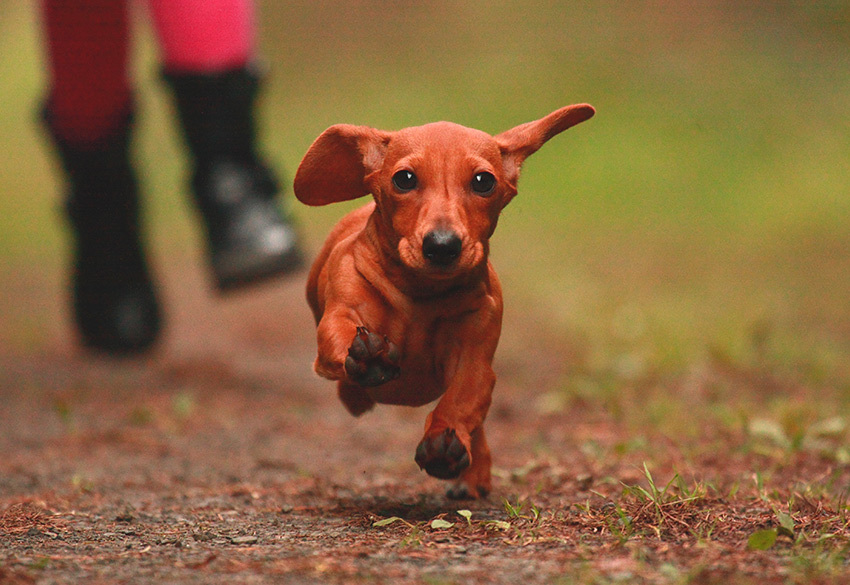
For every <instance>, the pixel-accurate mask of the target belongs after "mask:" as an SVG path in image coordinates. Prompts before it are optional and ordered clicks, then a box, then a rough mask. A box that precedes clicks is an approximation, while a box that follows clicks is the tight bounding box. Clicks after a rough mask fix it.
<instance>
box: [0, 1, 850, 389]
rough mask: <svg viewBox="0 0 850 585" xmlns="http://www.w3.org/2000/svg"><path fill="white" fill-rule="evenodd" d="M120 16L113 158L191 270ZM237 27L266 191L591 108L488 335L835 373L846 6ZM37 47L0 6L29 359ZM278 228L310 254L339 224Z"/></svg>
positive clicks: (298, 20) (563, 150)
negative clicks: (247, 65) (415, 133)
mask: <svg viewBox="0 0 850 585" xmlns="http://www.w3.org/2000/svg"><path fill="white" fill-rule="evenodd" d="M138 4H140V5H142V4H143V3H138ZM137 8H138V10H136V12H137V13H138V14H137V16H138V18H136V25H137V26H136V29H137V30H136V32H137V33H138V34H137V35H136V43H135V56H134V61H133V66H134V69H135V71H136V77H135V78H136V80H137V86H138V92H139V93H138V96H139V102H140V105H141V115H140V117H139V132H138V139H137V144H136V146H137V157H138V160H139V164H140V168H141V169H142V176H143V179H144V184H145V189H146V194H147V195H148V200H147V201H148V207H147V212H148V224H147V225H148V228H149V234H150V238H151V241H152V246H153V249H154V259H155V261H157V262H160V263H167V262H169V261H179V260H180V259H181V258H184V259H185V258H196V257H199V256H200V243H199V238H198V235H199V233H198V230H197V226H196V224H195V223H194V218H193V216H192V210H191V208H190V207H189V205H188V197H187V196H186V193H185V189H184V184H185V183H184V177H185V172H186V167H185V161H184V159H183V156H182V150H181V145H180V143H179V140H178V135H177V134H176V131H175V126H174V124H173V119H172V117H171V115H170V110H169V103H168V101H167V97H168V96H167V95H166V93H165V91H164V88H163V86H162V84H161V83H160V82H159V81H158V79H157V65H156V50H155V47H154V44H153V42H152V35H151V32H150V29H149V27H148V25H147V24H146V21H145V18H144V11H143V10H142V9H141V6H139V7H137ZM259 8H260V28H261V31H260V34H261V46H262V50H263V54H264V56H265V57H266V59H267V61H268V64H269V66H270V77H269V78H268V84H267V87H266V92H265V95H264V100H263V102H262V122H263V127H262V138H263V145H264V150H265V151H266V153H267V154H268V155H269V157H270V159H271V160H272V161H273V162H274V164H275V165H276V166H278V167H279V168H280V169H282V170H284V171H285V172H287V173H288V174H289V175H288V176H289V177H290V178H291V176H292V174H293V173H294V169H295V168H296V166H297V164H298V162H299V160H300V157H301V156H302V155H303V153H304V152H305V150H306V149H307V147H308V146H309V144H310V143H311V141H312V140H313V139H314V138H315V137H316V136H317V135H318V134H319V133H320V132H321V131H322V130H323V129H324V128H326V127H327V126H329V125H331V124H333V123H337V122H348V123H357V124H368V125H372V126H376V127H380V128H384V129H396V128H399V127H403V126H409V125H418V124H422V123H425V122H429V121H434V120H438V119H448V120H452V121H455V122H458V123H461V124H464V125H468V126H474V127H477V128H480V129H482V130H485V131H488V132H491V133H497V132H499V131H501V130H504V129H507V128H509V127H511V126H514V125H516V124H519V123H522V122H525V121H528V120H531V119H535V118H538V117H540V116H543V115H545V114H546V113H548V112H550V111H552V110H554V109H556V108H558V107H560V106H563V105H566V104H569V103H576V102H589V103H591V104H593V105H594V106H595V107H596V108H597V111H598V113H597V116H596V117H595V118H593V119H592V120H590V121H589V122H587V123H585V124H582V125H580V126H577V127H575V128H573V129H571V130H569V131H568V132H566V133H564V134H563V135H561V136H559V137H557V138H556V139H554V140H553V141H551V142H550V143H549V144H547V145H546V146H545V147H544V148H543V149H542V150H541V151H540V152H538V153H537V154H536V155H535V156H534V157H532V158H531V159H530V160H529V162H528V163H527V164H526V166H525V168H524V174H523V178H522V181H521V183H520V195H519V197H517V198H516V199H515V200H514V202H513V203H512V204H511V206H509V207H508V208H507V209H506V211H505V213H504V215H503V218H502V221H501V223H500V227H499V230H498V231H497V233H496V235H495V237H494V240H493V260H494V263H495V264H496V266H497V269H498V270H499V273H500V275H501V277H502V279H503V281H504V285H505V290H506V297H507V299H508V302H507V307H508V311H509V312H511V313H512V315H513V319H514V322H520V323H521V322H522V319H524V318H526V317H527V318H528V319H529V321H530V322H533V323H535V326H536V327H540V326H541V324H542V325H543V326H545V328H546V329H547V331H549V332H550V333H551V334H553V335H558V336H561V337H563V338H564V339H568V340H571V341H572V342H574V343H575V344H576V345H577V346H581V347H582V348H583V350H582V351H585V352H587V354H588V355H589V356H590V357H589V358H588V359H590V360H594V359H597V360H603V361H604V360H606V359H608V357H609V356H611V355H614V354H621V353H623V352H625V353H627V354H628V353H631V354H635V355H638V356H639V357H640V359H641V360H644V361H649V362H651V363H655V364H658V365H661V366H663V367H672V368H677V367H680V366H682V364H686V363H689V362H692V361H693V360H695V359H697V360H698V359H700V356H702V355H704V354H705V352H707V351H718V350H720V351H723V352H726V353H728V354H730V355H733V356H734V355H744V354H746V353H747V352H750V351H752V350H753V349H752V348H753V347H754V345H757V344H758V343H757V342H759V343H760V341H759V340H763V338H764V337H765V335H768V336H769V337H770V339H771V348H772V349H771V351H773V352H774V353H775V354H776V356H777V358H778V359H780V360H789V361H795V363H796V362H800V363H802V362H805V363H809V364H814V365H813V366H812V371H816V372H820V374H818V375H830V376H838V375H839V374H842V375H843V374H846V372H847V369H846V367H847V366H846V364H847V362H848V361H850V290H848V289H850V196H848V195H850V193H848V191H850V160H848V159H850V4H848V3H847V2H846V1H826V2H758V1H757V2H732V1H708V2H690V1H681V0H677V1H672V0H668V1H655V2H620V1H611V0H603V1H593V2H585V1H578V2H554V1H549V2H545V1H534V0H531V1H528V0H526V1H522V2H519V1H515V0H501V1H494V2H478V1H463V2H461V1H448V0H444V1H423V2H410V3H406V2H392V1H386V0H339V1H334V2H330V1H298V2H277V1H272V0H266V1H264V2H260V3H259ZM39 42H40V33H39V29H38V15H37V4H36V2H34V1H32V0H29V1H26V0H4V2H3V7H2V10H0V80H2V83H0V143H2V145H3V156H2V157H0V278H2V279H3V280H4V283H2V284H0V305H2V307H1V308H0V329H2V330H3V331H2V335H0V341H2V342H3V343H5V344H7V345H11V346H14V347H18V348H36V349H37V348H39V347H41V346H42V345H43V344H44V343H45V341H44V339H43V338H42V335H41V333H40V331H41V329H42V327H43V325H44V323H43V319H46V318H47V317H45V316H43V315H40V313H39V311H38V310H34V309H37V306H36V305H34V301H33V300H32V297H33V295H35V296H37V295H36V294H35V291H34V290H33V287H40V288H44V287H45V286H46V287H48V289H49V290H52V291H54V292H57V293H58V292H59V291H60V290H61V283H62V279H63V278H64V262H65V254H66V243H65V237H64V232H63V229H64V227H63V224H62V222H61V218H60V216H59V214H58V201H59V196H58V194H59V190H60V182H59V181H58V178H57V173H56V171H57V167H56V165H55V161H54V160H53V159H52V157H50V156H49V151H48V150H47V148H46V141H45V139H44V135H43V134H42V133H41V130H40V128H39V127H38V126H37V125H36V124H35V122H34V120H35V115H34V112H35V110H36V108H37V105H38V103H39V100H40V99H41V96H42V95H43V93H44V83H45V77H44V69H43V50H42V48H41V46H40V44H39ZM291 203H294V200H293V201H291ZM349 207H350V206H349ZM291 208H292V210H293V211H294V213H295V215H296V217H297V219H298V221H299V223H300V224H301V226H302V228H303V232H304V234H305V236H306V238H307V244H308V246H309V247H310V250H311V251H315V249H316V248H317V246H318V245H319V243H320V242H321V240H322V239H323V238H324V236H325V234H326V233H327V231H328V229H329V227H330V226H331V225H332V223H333V222H334V221H335V220H336V219H337V218H339V217H340V216H341V215H342V213H343V212H344V211H345V210H346V209H347V208H348V207H346V205H337V206H330V207H327V208H322V209H308V208H304V207H302V206H299V205H297V204H291ZM175 259H176V260H175ZM51 287H52V288H51ZM199 294H204V293H203V292H201V291H199ZM754 340H755V341H754ZM594 356H595V357H594ZM843 383H844V384H847V383H848V382H847V381H846V379H844V382H843Z"/></svg>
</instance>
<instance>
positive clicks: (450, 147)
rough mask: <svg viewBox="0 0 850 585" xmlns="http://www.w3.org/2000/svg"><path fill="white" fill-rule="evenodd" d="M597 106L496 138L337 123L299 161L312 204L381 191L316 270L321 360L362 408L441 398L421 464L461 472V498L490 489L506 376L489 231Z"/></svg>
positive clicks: (347, 220) (337, 234)
mask: <svg viewBox="0 0 850 585" xmlns="http://www.w3.org/2000/svg"><path fill="white" fill-rule="evenodd" d="M593 114H594V109H593V108H592V107H591V106H589V105H586V104H579V105H573V106H567V107H565V108H562V109H560V110H557V111H555V112H553V113H551V114H549V115H548V116H546V117H544V118H541V119H540V120H536V121H534V122H529V123H527V124H523V125H521V126H517V127H516V128H513V129H511V130H508V131H507V132H504V133H502V134H499V135H498V136H490V135H489V134H486V133H484V132H480V131H478V130H473V129H470V128H465V127H463V126H459V125H457V124H451V123H449V122H437V123H434V124H427V125H425V126H419V127H416V128H406V129H404V130H400V131H398V132H384V131H381V130H375V129H374V128H368V127H365V126H350V125H345V124H340V125H336V126H331V127H330V128H328V129H327V130H326V131H325V132H323V133H322V135H321V136H319V137H318V138H317V139H316V141H315V142H314V143H313V145H312V146H311V147H310V149H309V150H308V151H307V154H306V155H305V156H304V160H302V161H301V165H300V166H299V167H298V172H297V174H296V176H295V195H296V196H297V197H298V199H299V200H300V201H302V202H303V203H306V204H308V205H325V204H327V203H334V202H337V201H346V200H349V199H355V198H357V197H363V196H365V195H368V194H370V193H371V194H372V195H373V197H374V202H373V203H369V204H368V205H366V206H365V207H362V208H360V209H358V210H356V211H353V212H351V213H349V214H348V215H347V216H345V217H344V218H343V219H342V220H341V221H340V222H339V224H337V226H336V227H335V228H334V229H333V231H332V232H331V234H330V236H328V239H327V241H326V242H325V245H324V247H323V248H322V250H321V252H320V253H319V256H318V258H317V259H316V262H315V263H314V264H313V268H312V270H311V271H310V276H309V280H308V283H307V299H308V301H309V303H310V307H311V308H312V310H313V314H314V315H315V317H316V323H317V325H318V345H319V351H318V357H317V358H316V363H315V366H314V367H315V370H316V372H317V373H318V374H319V375H321V376H323V377H325V378H328V379H330V380H337V381H338V390H339V397H340V399H341V400H342V402H343V404H345V406H346V408H348V410H349V411H350V412H351V413H352V414H353V415H355V416H358V415H360V414H363V413H364V412H366V411H367V410H369V409H370V408H372V407H373V406H374V405H375V403H380V404H402V405H408V406H421V405H423V404H427V403H429V402H431V401H433V400H436V399H437V398H440V397H442V398H440V401H439V402H438V403H437V406H436V408H435V409H434V410H433V412H431V413H430V414H429V415H428V418H427V420H426V422H425V436H424V438H423V439H422V441H421V442H420V443H419V446H418V447H417V449H416V463H418V464H419V467H420V468H422V469H424V470H425V471H426V472H428V474H430V475H432V476H434V477H438V478H440V479H454V478H460V479H459V481H458V482H457V484H456V485H455V486H454V487H453V488H452V489H450V490H449V495H450V496H452V497H478V496H482V495H486V494H487V493H488V491H489V490H490V450H489V448H488V447H487V441H486V439H485V438H484V428H483V426H482V425H483V423H484V418H485V416H486V415H487V410H488V409H489V407H490V398H491V395H492V391H493V385H494V384H495V381H496V378H495V375H494V374H493V368H492V366H491V362H492V360H493V354H494V353H495V351H496V345H497V343H498V341H499V334H500V331H501V322H502V291H501V288H500V286H499V281H498V279H497V278H496V274H495V272H494V271H493V268H492V267H491V266H490V263H489V261H488V258H487V256H488V251H489V242H488V241H489V238H490V236H491V235H492V234H493V230H494V229H495V228H496V222H497V220H498V219H499V213H500V212H501V211H502V208H504V207H505V205H507V204H508V202H509V201H510V200H511V199H512V198H513V197H514V195H516V193H517V179H518V178H519V171H520V165H521V164H522V162H523V161H524V160H525V159H526V157H528V156H529V155H531V154H533V153H534V152H536V151H537V149H539V148H540V147H541V146H543V144H544V143H545V142H546V141H547V140H549V139H550V138H552V137H553V136H555V135H556V134H558V133H560V132H562V131H564V130H566V129H567V128H569V127H570V126H574V125H575V124H578V123H579V122H583V121H585V120H587V119H588V118H590V117H591V116H592V115H593Z"/></svg>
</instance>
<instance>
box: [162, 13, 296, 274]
mask: <svg viewBox="0 0 850 585" xmlns="http://www.w3.org/2000/svg"><path fill="white" fill-rule="evenodd" d="M149 1H150V8H151V13H152V16H153V21H154V24H155V25H156V29H157V34H158V36H159V39H160V45H161V47H162V53H163V73H164V77H165V79H166V81H167V82H168V84H169V86H170V87H171V89H172V92H173V95H174V99H175V104H176V108H177V113H178V117H179V119H180V122H181V127H182V129H183V134H184V137H185V139H186V143H187V145H188V146H189V151H190V154H191V156H192V162H193V169H194V172H193V178H192V191H193V194H194V196H195V201H196V203H197V205H198V209H199V210H200V212H201V216H202V217H203V219H204V224H205V227H206V232H207V239H208V248H209V258H210V263H211V266H212V271H213V276H214V278H215V283H216V285H217V286H218V287H219V289H220V290H227V289H231V288H234V287H238V286H241V285H243V284H247V283H249V282H253V281H255V280H260V279H264V278H266V277H269V276H273V275H276V274H280V273H283V272H287V271H289V270H291V269H293V268H294V267H296V266H297V265H298V264H299V262H300V255H299V253H298V248H297V242H296V237H295V232H294V230H293V228H292V227H291V225H290V224H289V223H288V221H287V220H286V219H285V217H284V216H283V214H282V213H281V211H280V208H279V205H278V203H277V202H276V197H277V196H278V194H279V192H280V187H279V185H278V182H277V180H276V178H275V176H274V173H273V171H272V170H271V169H270V168H269V166H268V165H267V164H266V162H265V161H264V160H263V158H262V156H261V155H260V154H259V152H258V149H257V137H256V120H255V111H256V98H257V94H258V91H259V87H260V81H261V79H260V75H259V74H258V71H257V67H256V62H255V61H256V57H255V31H254V21H253V17H254V14H253V5H252V3H251V2H250V1H249V0H149Z"/></svg>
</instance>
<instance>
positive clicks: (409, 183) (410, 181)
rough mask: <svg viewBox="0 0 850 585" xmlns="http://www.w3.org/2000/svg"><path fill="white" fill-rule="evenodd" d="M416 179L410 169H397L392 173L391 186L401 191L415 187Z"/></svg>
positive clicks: (411, 189)
mask: <svg viewBox="0 0 850 585" xmlns="http://www.w3.org/2000/svg"><path fill="white" fill-rule="evenodd" d="M417 183H418V181H417V180H416V175H414V174H413V173H412V172H411V171H399V172H397V173H396V174H394V175H393V186H394V187H395V188H396V189H398V190H399V192H401V193H407V192H408V191H413V190H414V189H416V185H417Z"/></svg>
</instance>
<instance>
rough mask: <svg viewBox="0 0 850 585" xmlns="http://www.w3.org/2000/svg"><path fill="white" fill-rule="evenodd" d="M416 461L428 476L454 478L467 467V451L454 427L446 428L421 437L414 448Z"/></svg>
mask: <svg viewBox="0 0 850 585" xmlns="http://www.w3.org/2000/svg"><path fill="white" fill-rule="evenodd" d="M416 463H417V465H419V468H420V469H424V470H425V472H426V473H427V474H428V475H430V476H433V477H436V478H438V479H454V478H456V477H458V476H459V475H460V474H461V472H463V470H464V469H466V468H467V467H469V451H467V450H466V447H464V445H463V443H461V442H460V439H458V436H457V433H455V430H454V429H446V430H444V431H443V432H441V433H437V434H435V435H430V436H427V437H425V438H424V439H422V441H421V442H420V443H419V446H418V447H417V448H416Z"/></svg>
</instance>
